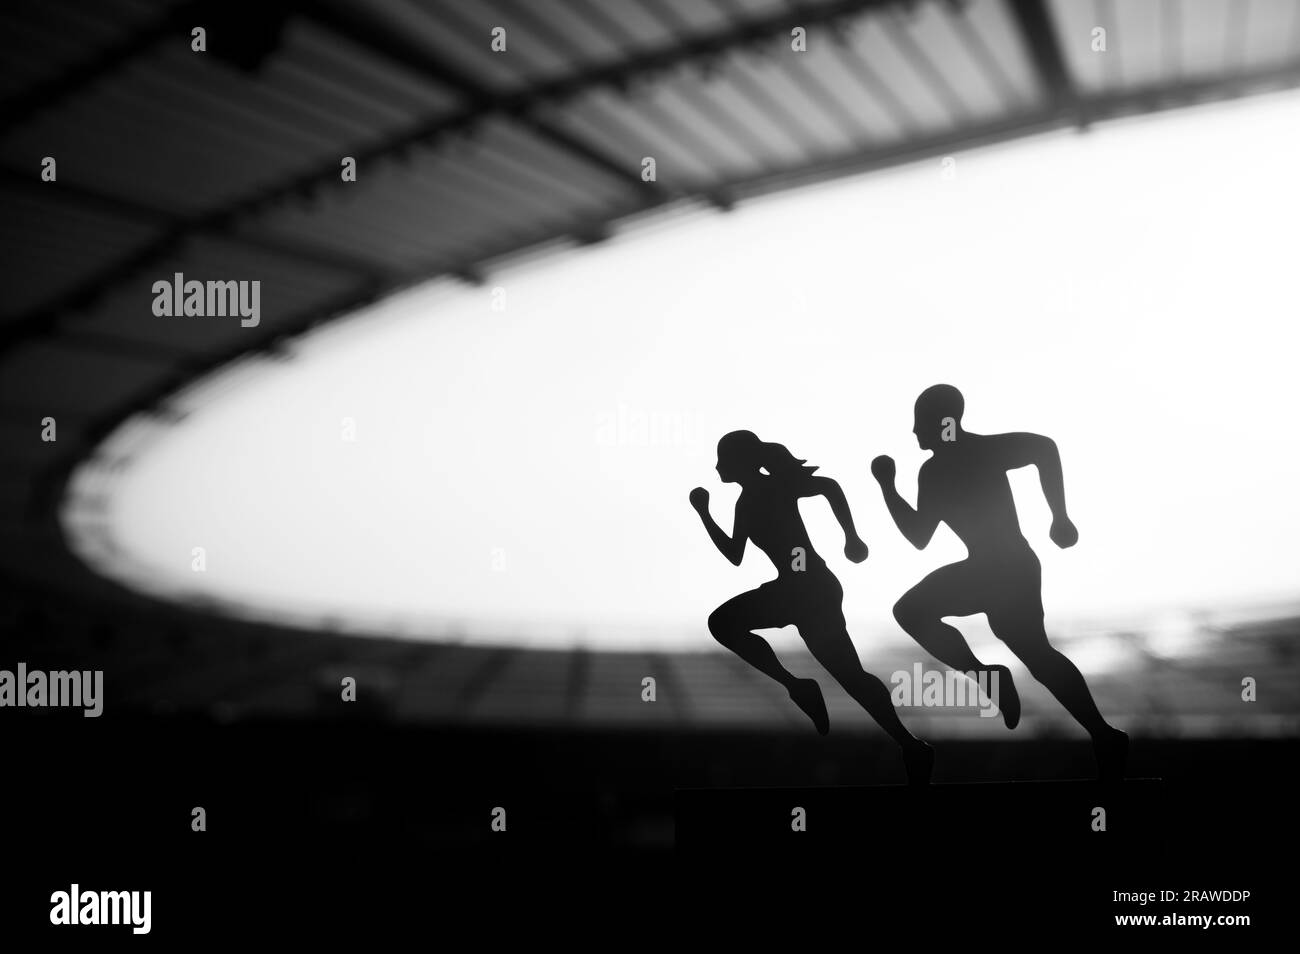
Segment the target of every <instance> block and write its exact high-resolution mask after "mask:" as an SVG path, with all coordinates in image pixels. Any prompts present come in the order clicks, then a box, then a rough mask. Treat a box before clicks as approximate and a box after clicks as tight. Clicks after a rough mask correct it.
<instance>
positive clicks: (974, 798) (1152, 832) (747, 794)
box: [675, 779, 1170, 852]
mask: <svg viewBox="0 0 1300 954" xmlns="http://www.w3.org/2000/svg"><path fill="white" fill-rule="evenodd" d="M1169 799H1170V796H1169V793H1168V792H1167V791H1166V790H1165V786H1164V785H1163V783H1162V782H1161V780H1160V779H1127V780H1125V781H1124V782H1122V783H1119V784H1100V783H1098V782H1093V781H1084V780H1079V781H1043V782H981V783H972V784H940V785H930V786H927V787H924V788H909V787H907V786H903V785H881V786H833V787H822V788H749V789H693V790H682V791H678V792H677V793H676V796H675V809H676V833H677V848H678V850H679V851H687V852H690V851H707V850H708V849H709V848H710V847H712V846H718V845H723V844H725V845H728V846H731V847H737V846H744V845H746V844H752V845H754V846H762V847H763V848H765V849H772V848H780V847H795V848H797V847H800V846H801V845H805V846H811V844H812V843H818V844H823V843H832V844H834V845H836V846H841V845H843V844H844V843H845V842H846V841H849V840H852V841H862V842H868V843H871V844H873V845H877V846H879V845H885V844H899V845H908V844H915V843H917V842H919V841H920V842H924V841H933V840H941V839H951V838H953V837H954V836H961V835H972V834H975V833H985V834H990V835H994V834H995V835H996V837H997V839H998V840H999V841H1000V842H1002V843H1003V844H1011V843H1016V844H1022V845H1029V846H1033V845H1040V844H1042V843H1044V842H1045V841H1047V842H1059V843H1064V842H1069V843H1071V844H1072V845H1075V846H1076V847H1078V846H1081V845H1084V844H1087V845H1090V846H1091V845H1115V844H1116V843H1122V844H1123V845H1125V846H1128V847H1131V848H1145V849H1154V848H1156V847H1158V846H1160V845H1161V844H1163V842H1164V840H1165V839H1166V837H1167V836H1168V834H1169V832H1168V830H1167V822H1168V821H1169V820H1170V815H1169V812H1168V809H1169Z"/></svg>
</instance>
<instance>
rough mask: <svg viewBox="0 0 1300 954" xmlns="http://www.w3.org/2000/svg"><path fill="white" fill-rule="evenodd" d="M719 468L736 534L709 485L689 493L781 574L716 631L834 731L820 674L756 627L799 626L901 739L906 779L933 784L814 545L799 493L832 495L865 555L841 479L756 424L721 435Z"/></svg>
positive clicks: (720, 540)
mask: <svg viewBox="0 0 1300 954" xmlns="http://www.w3.org/2000/svg"><path fill="white" fill-rule="evenodd" d="M717 470H718V476H719V477H721V478H722V480H723V482H725V483H737V484H740V488H741V490H740V498H739V499H738V500H737V501H736V513H735V517H734V518H733V520H732V525H731V535H730V536H728V535H727V533H726V531H724V530H723V529H722V528H721V527H719V526H718V524H717V523H716V522H715V521H714V519H713V516H712V514H710V513H709V492H708V491H707V490H705V489H704V488H703V487H696V488H695V489H694V490H692V491H691V494H690V500H691V506H692V507H694V508H695V511H696V512H697V513H698V514H699V515H700V519H701V520H702V521H703V522H704V528H705V530H707V531H708V534H709V537H710V539H712V540H713V544H714V546H716V547H717V548H718V550H719V552H721V553H722V555H723V556H725V557H726V558H727V559H728V560H730V561H731V562H732V563H734V564H735V565H736V566H740V561H741V560H742V559H743V557H744V555H745V544H746V542H747V541H749V540H752V541H754V545H755V546H757V547H758V548H759V549H760V550H762V551H763V553H764V554H766V555H767V558H768V559H769V560H771V561H772V563H773V565H774V566H775V567H776V570H777V577H776V579H774V580H769V581H768V582H766V583H764V584H763V585H762V586H760V587H759V588H758V589H756V590H750V591H749V592H748V593H742V594H740V595H739V596H735V597H732V598H731V599H729V600H727V602H725V603H723V604H722V605H721V606H719V607H718V608H717V609H715V610H714V611H713V613H712V614H711V615H710V616H709V632H710V633H712V634H713V638H714V639H716V640H717V641H718V642H719V643H721V644H722V645H723V646H725V647H726V648H727V649H730V650H731V651H732V652H733V653H735V654H736V655H737V656H739V657H740V658H741V659H743V660H745V662H747V663H749V664H750V665H751V666H753V667H754V668H755V669H757V670H758V671H759V672H761V673H763V674H764V675H766V676H770V677H771V678H772V679H775V680H776V681H777V682H779V683H780V684H781V685H783V686H784V687H785V688H786V691H787V692H789V693H790V699H791V701H793V702H794V704H795V705H797V706H798V707H799V708H800V709H802V710H803V711H804V713H805V714H807V716H808V717H809V718H810V719H812V722H813V725H814V726H816V728H817V731H818V732H820V733H821V734H822V735H825V734H826V733H827V732H829V731H830V718H829V716H828V714H827V712H826V701H825V699H824V697H823V696H822V690H821V686H819V685H818V683H817V680H815V679H800V678H799V677H797V676H795V675H794V673H792V672H790V670H788V669H786V668H785V666H783V665H781V661H780V660H779V659H778V658H777V656H776V653H775V652H773V650H772V647H771V645H770V644H769V643H768V642H767V640H765V639H764V638H763V637H762V636H760V635H758V633H755V632H753V630H755V629H763V628H766V627H769V626H772V627H775V626H788V625H790V624H794V625H795V626H797V627H798V628H799V635H800V636H802V637H803V641H804V643H805V644H807V646H808V649H809V650H810V651H811V652H812V654H813V657H814V658H815V659H816V660H817V661H818V662H819V663H821V664H822V665H823V666H825V667H826V670H827V671H828V672H829V673H830V674H831V675H832V676H834V677H835V679H836V680H837V681H838V682H839V684H840V685H841V686H843V687H844V688H845V690H847V692H848V694H849V695H850V696H852V697H853V699H854V701H856V702H857V703H858V705H860V706H862V708H863V709H865V710H866V711H867V712H868V714H870V715H871V717H872V718H873V719H875V720H876V722H877V723H878V724H879V725H880V727H881V728H882V729H884V730H885V731H886V732H887V733H889V735H890V737H891V738H892V739H893V740H894V741H895V742H897V743H898V745H899V747H900V748H901V749H902V752H903V765H904V767H905V768H906V769H907V777H908V781H909V782H910V783H911V784H913V785H925V784H927V783H928V782H929V781H930V773H931V771H932V770H933V767H934V750H933V749H931V748H930V746H928V745H926V744H925V743H924V742H922V741H921V740H920V739H918V738H916V737H915V736H914V735H912V733H910V732H908V731H907V728H906V727H905V726H904V725H903V723H902V722H901V721H900V720H899V718H898V712H897V710H895V709H894V705H893V700H892V699H891V698H890V695H889V690H888V689H887V688H886V687H885V684H884V683H883V682H881V681H880V680H879V679H877V678H876V677H875V676H873V675H871V674H870V673H869V672H867V671H866V670H864V669H863V668H862V662H861V661H860V660H859V659H858V653H857V650H856V649H855V648H854V647H853V640H852V639H850V638H849V632H848V629H847V628H846V627H845V624H844V611H843V609H842V607H841V603H842V602H843V599H844V590H843V589H841V588H840V583H839V581H838V580H837V579H836V578H835V574H833V573H832V572H831V570H830V568H829V567H828V566H827V565H826V562H825V561H824V560H823V559H822V558H821V556H820V555H819V554H818V553H817V551H816V550H814V549H813V546H812V541H811V540H810V539H809V536H808V530H807V529H806V528H805V527H804V523H803V518H802V517H801V516H800V515H799V501H800V500H801V499H803V498H805V497H825V498H826V501H827V503H829V504H830V507H831V512H832V513H834V514H835V518H836V519H837V520H838V521H839V522H840V526H841V528H842V529H843V530H844V555H845V556H846V557H848V558H849V559H850V560H852V561H853V562H854V563H861V562H862V561H863V560H865V559H866V558H867V545H866V544H865V543H864V542H863V541H862V538H861V537H859V536H858V532H857V530H856V529H854V526H853V517H852V515H851V514H850V513H849V504H848V501H847V500H845V499H844V492H843V491H842V490H841V489H840V485H839V484H837V483H836V482H835V481H833V480H831V479H830V478H829V477H822V476H815V475H814V473H813V472H814V471H815V470H817V468H816V467H808V466H806V462H805V461H803V460H800V459H799V458H797V457H795V456H794V455H793V454H791V453H790V451H789V450H787V449H786V448H785V447H784V446H783V445H781V444H775V443H768V442H765V441H761V440H759V439H758V437H757V436H756V435H755V434H753V433H752V432H751V431H732V432H731V433H730V434H726V435H724V436H723V438H722V440H720V441H718V466H717Z"/></svg>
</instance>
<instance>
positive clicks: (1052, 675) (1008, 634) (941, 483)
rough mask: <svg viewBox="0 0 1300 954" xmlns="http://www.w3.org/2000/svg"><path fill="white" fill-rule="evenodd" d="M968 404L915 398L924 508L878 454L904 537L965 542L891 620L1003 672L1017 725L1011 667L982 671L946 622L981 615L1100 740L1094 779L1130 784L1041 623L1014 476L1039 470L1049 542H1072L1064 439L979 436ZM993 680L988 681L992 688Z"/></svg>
mask: <svg viewBox="0 0 1300 954" xmlns="http://www.w3.org/2000/svg"><path fill="white" fill-rule="evenodd" d="M964 407H965V401H964V399H963V398H962V395H961V392H960V391H958V390H957V389H956V388H954V387H952V386H951V385H948V384H936V385H935V386H934V387H931V388H927V389H926V390H925V391H923V392H922V393H921V396H920V397H918V398H917V399H916V414H915V426H914V427H913V433H914V434H916V442H917V443H918V444H919V445H920V446H921V448H922V449H923V450H928V451H931V452H933V456H932V457H931V458H930V459H929V460H927V461H926V462H925V463H924V464H922V465H921V471H920V474H919V476H918V478H917V500H916V509H915V510H913V509H912V508H911V507H910V506H909V505H908V504H907V501H905V500H904V499H903V498H902V496H900V495H899V493H898V490H897V489H896V488H895V486H894V461H893V459H891V458H890V457H886V456H881V457H877V458H876V459H875V460H873V461H872V462H871V473H872V474H873V475H874V476H875V478H876V480H877V481H878V482H879V483H880V489H881V490H882V491H883V492H884V495H885V504H886V506H888V508H889V513H890V516H892V517H893V518H894V523H895V524H897V526H898V529H899V531H900V532H901V533H902V534H903V536H904V537H906V538H907V540H908V542H910V543H911V544H912V545H913V546H914V547H916V548H917V549H918V550H920V549H924V548H925V547H926V546H927V545H928V544H929V542H930V539H931V538H932V537H933V536H934V531H935V529H936V528H937V527H938V526H939V523H940V522H944V523H947V524H948V526H949V527H951V528H952V531H953V532H954V533H955V534H957V537H958V538H959V539H960V540H961V542H962V543H964V544H965V545H966V551H967V557H966V559H965V560H962V561H961V562H960V563H953V564H951V565H950V566H945V567H941V568H940V569H938V570H935V571H934V572H933V573H931V574H930V575H929V576H927V577H926V578H925V579H924V580H922V581H921V582H920V583H918V584H917V585H916V586H914V587H912V589H910V590H908V591H907V593H905V594H903V597H902V598H901V599H900V600H899V601H898V602H897V603H896V604H895V605H894V618H895V619H897V620H898V624H899V625H900V626H902V627H903V629H905V630H906V631H907V632H908V634H909V635H910V636H911V637H912V638H913V639H915V640H916V641H917V642H918V643H920V644H921V646H922V647H923V648H924V649H925V650H926V651H927V652H929V653H930V654H931V655H933V656H934V657H935V658H936V659H938V660H939V661H940V662H942V663H944V664H945V665H947V666H951V667H952V668H954V669H956V670H958V671H960V672H964V673H971V672H973V673H975V675H976V677H977V678H980V677H982V678H984V679H988V678H990V676H991V675H992V674H993V673H995V672H996V673H997V675H998V679H999V682H1000V689H999V695H1000V698H998V699H995V700H993V701H994V702H995V704H997V706H998V707H999V708H1000V709H1001V710H1002V716H1003V719H1004V720H1005V721H1006V724H1007V728H1009V729H1014V728H1015V727H1016V724H1017V723H1018V722H1019V721H1020V697H1019V695H1018V694H1017V692H1016V689H1015V686H1014V685H1013V684H1012V682H1011V672H1010V670H1008V669H1007V667H1006V666H985V665H984V664H983V663H981V662H980V661H979V660H978V659H976V658H975V654H974V653H972V652H971V650H970V647H969V646H967V645H966V640H965V639H964V638H963V637H962V634H961V633H960V632H958V631H957V630H956V629H955V628H953V627H952V626H949V625H948V624H947V623H945V622H943V617H945V616H973V615H974V614H976V613H985V614H987V616H988V621H989V627H990V628H991V629H992V630H993V632H994V633H995V634H996V635H997V637H998V638H999V639H1001V640H1002V641H1003V642H1004V643H1006V644H1007V646H1008V647H1010V649H1011V651H1012V652H1014V653H1015V654H1016V655H1017V656H1018V657H1020V660H1021V661H1022V662H1023V663H1024V664H1025V666H1026V667H1027V668H1028V669H1029V672H1030V674H1031V675H1032V676H1033V677H1034V678H1035V679H1037V680H1038V681H1039V682H1041V683H1042V684H1043V685H1044V686H1046V687H1047V688H1048V689H1049V690H1050V691H1051V693H1052V695H1054V696H1055V697H1056V698H1057V699H1058V700H1059V701H1060V703H1061V704H1062V705H1063V706H1065V708H1066V709H1067V710H1068V711H1069V713H1070V715H1072V716H1074V718H1075V719H1077V720H1078V721H1079V723H1080V724H1081V725H1082V726H1083V727H1084V728H1085V729H1086V730H1087V731H1088V734H1089V735H1090V736H1091V737H1092V743H1093V750H1094V752H1095V753H1096V756H1097V772H1098V776H1099V777H1101V778H1103V779H1113V778H1122V777H1123V774H1124V763H1125V760H1126V758H1127V755H1128V736H1127V735H1126V734H1125V733H1124V732H1121V731H1120V730H1119V729H1116V728H1114V727H1113V726H1111V725H1109V724H1108V723H1107V722H1106V720H1105V719H1103V718H1102V716H1101V713H1100V712H1099V711H1098V710H1097V705H1096V703H1095V702H1093V700H1092V694H1091V693H1090V692H1089V691H1088V685H1087V683H1085V682H1084V680H1083V674H1082V673H1080V672H1079V670H1078V669H1077V668H1076V667H1075V665H1074V663H1072V662H1070V660H1068V659H1066V658H1065V656H1063V655H1061V653H1059V652H1058V651H1057V650H1056V649H1054V648H1052V646H1051V645H1050V644H1049V643H1048V641H1047V632H1046V631H1045V630H1044V628H1043V602H1042V568H1041V566H1040V564H1039V562H1038V557H1037V556H1036V555H1035V554H1034V551H1033V550H1031V549H1030V547H1029V543H1028V542H1027V541H1026V540H1025V538H1024V537H1023V536H1022V535H1021V532H1020V524H1019V522H1018V520H1017V518H1016V507H1015V501H1014V499H1013V498H1012V495H1011V484H1010V482H1009V481H1008V480H1007V471H1009V470H1015V469H1016V468H1018V467H1026V466H1028V465H1030V464H1033V465H1034V466H1036V467H1037V468H1038V477H1039V480H1040V482H1041V483H1042V487H1043V495H1044V496H1045V497H1046V498H1047V504H1048V506H1049V507H1051V510H1052V527H1051V530H1050V531H1049V534H1048V535H1049V536H1050V537H1051V538H1052V542H1053V543H1055V544H1056V545H1057V546H1059V547H1062V548H1065V547H1072V546H1074V544H1075V543H1076V542H1077V541H1078V539H1079V532H1078V531H1077V530H1076V529H1075V528H1074V524H1073V523H1071V522H1070V518H1069V517H1068V516H1067V515H1066V512H1065V487H1064V483H1063V480H1062V477H1061V458H1060V455H1059V454H1058V453H1057V450H1056V444H1055V443H1054V442H1053V441H1051V440H1050V439H1049V438H1046V437H1041V436H1040V435H1038V434H989V435H983V434H972V433H970V432H969V431H966V430H963V429H962V426H961V416H962V411H963V409H964ZM985 684H986V685H990V684H991V683H985Z"/></svg>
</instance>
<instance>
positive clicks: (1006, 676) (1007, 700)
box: [989, 666, 1020, 729]
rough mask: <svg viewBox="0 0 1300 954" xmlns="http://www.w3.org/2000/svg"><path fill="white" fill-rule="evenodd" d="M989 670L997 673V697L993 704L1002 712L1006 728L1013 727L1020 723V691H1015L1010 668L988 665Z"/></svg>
mask: <svg viewBox="0 0 1300 954" xmlns="http://www.w3.org/2000/svg"><path fill="white" fill-rule="evenodd" d="M989 671H990V672H995V673H997V675H998V686H997V693H996V695H997V698H996V699H994V700H993V704H994V705H996V706H997V707H998V710H999V711H1000V712H1001V713H1002V721H1003V722H1005V723H1006V724H1007V728H1008V729H1014V728H1015V727H1016V726H1017V725H1019V724H1020V693H1018V692H1016V684H1015V683H1014V682H1012V681H1011V670H1010V669H1008V668H1007V667H1006V666H990V667H989Z"/></svg>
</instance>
